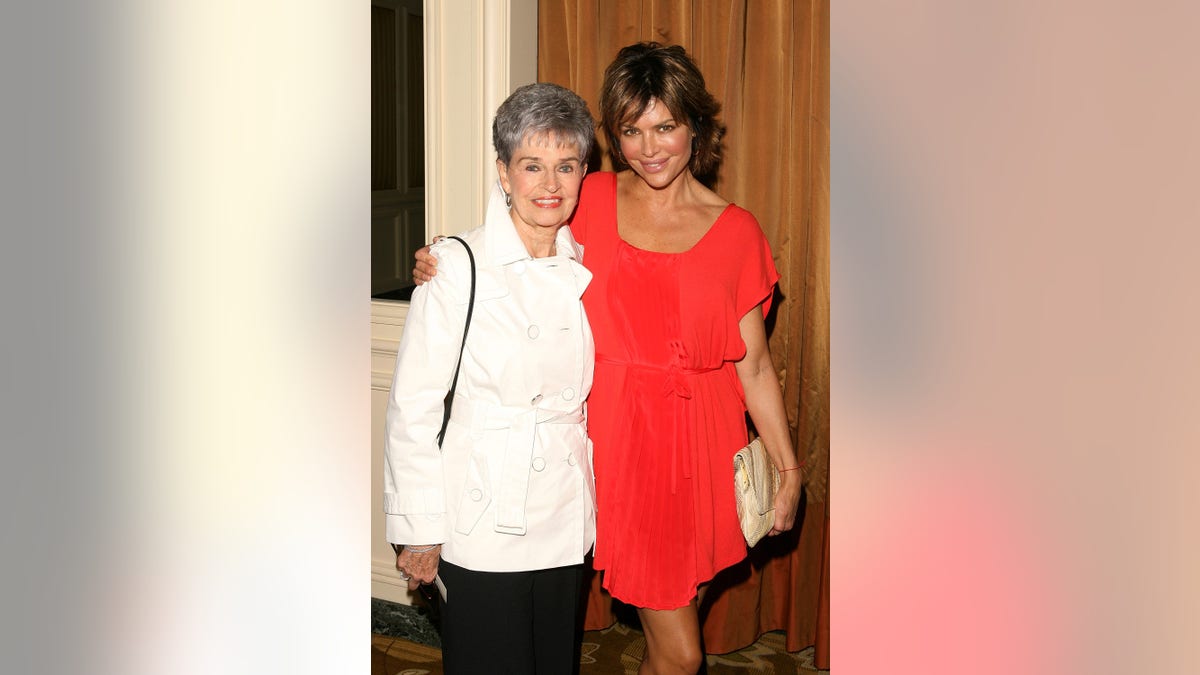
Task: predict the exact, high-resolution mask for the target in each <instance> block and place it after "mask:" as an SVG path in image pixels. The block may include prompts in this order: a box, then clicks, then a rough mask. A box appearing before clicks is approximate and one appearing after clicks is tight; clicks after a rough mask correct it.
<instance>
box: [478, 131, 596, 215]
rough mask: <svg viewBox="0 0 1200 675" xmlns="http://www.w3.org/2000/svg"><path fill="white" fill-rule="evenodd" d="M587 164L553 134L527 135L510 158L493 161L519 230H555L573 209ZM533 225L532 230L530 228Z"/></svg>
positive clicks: (570, 145) (570, 146) (573, 146)
mask: <svg viewBox="0 0 1200 675" xmlns="http://www.w3.org/2000/svg"><path fill="white" fill-rule="evenodd" d="M586 171H587V165H586V164H584V163H583V157H581V156H580V154H579V148H578V147H576V145H575V144H573V143H572V144H569V145H564V144H562V143H560V141H559V138H558V136H556V135H555V134H554V133H548V134H542V135H539V136H533V137H530V136H526V137H525V138H524V139H522V141H521V145H520V147H518V148H517V149H516V150H514V151H513V153H512V161H510V162H509V163H508V164H505V163H504V162H502V161H499V160H497V161H496V172H497V173H498V174H499V175H500V186H501V187H503V188H504V191H505V192H507V193H508V194H509V195H511V196H512V209H511V210H510V211H509V215H510V216H511V217H512V220H513V223H514V224H515V225H516V226H517V231H518V232H537V231H538V230H541V229H546V228H549V229H551V230H557V229H558V228H559V227H561V226H562V225H563V224H564V223H566V222H567V219H568V218H570V217H571V213H572V212H573V211H574V210H575V205H576V204H577V203H578V202H579V187H580V186H581V185H582V184H583V175H584V173H586ZM531 228H532V229H531Z"/></svg>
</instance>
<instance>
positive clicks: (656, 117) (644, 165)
mask: <svg viewBox="0 0 1200 675" xmlns="http://www.w3.org/2000/svg"><path fill="white" fill-rule="evenodd" d="M692 136H693V134H692V130H691V129H690V128H688V126H687V125H686V124H684V123H683V122H681V121H679V120H676V119H675V117H674V115H672V114H671V111H670V110H669V109H667V106H665V105H663V104H661V103H659V102H658V101H657V100H655V99H651V100H650V103H649V104H648V105H647V106H646V109H645V110H644V111H643V112H642V115H641V116H640V117H638V118H637V120H636V121H634V122H633V123H631V124H625V125H622V126H621V128H620V138H621V154H622V155H624V157H625V162H626V163H628V164H629V168H631V169H633V170H634V172H635V173H637V175H638V176H640V177H641V178H642V180H644V181H646V184H647V185H649V186H650V187H653V188H662V187H666V186H667V185H669V184H671V182H673V181H674V180H675V179H676V178H678V177H679V176H680V175H682V174H683V173H684V172H685V171H688V170H689V169H688V163H689V162H690V161H691V159H692Z"/></svg>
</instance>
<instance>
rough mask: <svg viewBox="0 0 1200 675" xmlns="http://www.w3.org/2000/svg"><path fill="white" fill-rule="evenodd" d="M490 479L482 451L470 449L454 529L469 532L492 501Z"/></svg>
mask: <svg viewBox="0 0 1200 675" xmlns="http://www.w3.org/2000/svg"><path fill="white" fill-rule="evenodd" d="M490 486H491V481H490V480H488V470H487V460H486V459H485V458H484V457H483V455H482V453H479V452H476V451H472V452H471V459H470V460H469V461H468V462H467V480H466V482H465V483H464V484H463V489H462V495H461V496H459V499H458V516H457V517H456V518H455V521H454V531H455V532H458V533H459V534H471V530H474V529H475V525H476V523H478V522H479V518H480V517H481V516H483V512H484V511H487V508H488V505H490V504H491V503H492V490H491V487H490Z"/></svg>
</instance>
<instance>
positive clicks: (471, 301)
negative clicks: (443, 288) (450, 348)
mask: <svg viewBox="0 0 1200 675" xmlns="http://www.w3.org/2000/svg"><path fill="white" fill-rule="evenodd" d="M447 238H448V239H454V240H456V241H458V243H460V244H462V245H463V248H465V249H467V257H468V258H470V260H471V295H470V296H469V297H468V299H467V321H466V325H464V326H463V339H462V346H460V347H459V348H458V362H457V363H455V364H454V379H453V380H452V381H451V382H450V391H449V392H447V393H446V401H445V405H444V406H443V410H444V412H443V413H442V429H441V431H438V435H437V443H438V447H439V448H440V447H442V439H443V438H445V437H446V425H447V424H449V423H450V406H451V404H453V403H454V389H455V387H457V386H458V369H459V368H460V367H461V366H462V355H463V350H464V349H466V348H467V330H469V329H470V328H471V313H472V312H473V311H474V310H475V254H474V253H472V252H471V247H470V246H467V242H465V241H463V240H462V239H461V238H459V237H453V236H452V237H447Z"/></svg>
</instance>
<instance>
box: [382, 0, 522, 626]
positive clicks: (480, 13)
mask: <svg viewBox="0 0 1200 675" xmlns="http://www.w3.org/2000/svg"><path fill="white" fill-rule="evenodd" d="M424 12H425V36H424V37H425V134H426V139H425V176H426V187H425V215H426V231H427V232H428V234H429V235H430V236H432V235H434V234H453V233H455V232H461V231H463V230H467V229H470V228H472V227H474V226H476V225H478V224H479V223H480V222H482V218H483V212H484V207H485V205H486V203H487V202H486V195H487V190H488V188H489V186H490V185H491V181H493V180H495V176H496V169H495V161H496V154H495V152H493V151H492V142H491V124H492V114H493V113H495V111H496V108H497V107H499V105H500V103H501V102H502V101H503V100H504V99H505V97H507V96H508V94H509V93H510V92H511V91H512V90H513V89H515V88H516V87H518V86H520V85H522V84H528V83H530V82H534V81H535V80H536V79H537V0H425V5H424ZM407 314H408V305H407V303H399V302H388V301H381V300H372V301H371V506H372V514H371V595H372V596H373V597H376V598H382V599H384V600H391V601H393V602H400V603H403V604H411V601H412V597H413V596H412V594H410V593H409V592H408V590H407V589H406V588H404V587H403V585H402V583H401V581H400V579H399V577H398V576H397V574H396V568H395V555H394V554H393V553H392V549H391V547H390V546H389V545H388V543H387V541H386V539H385V538H384V518H383V478H382V471H383V432H384V430H383V423H384V409H385V408H386V406H387V397H388V389H389V387H390V386H391V380H392V371H393V369H394V367H395V357H396V346H397V345H398V344H399V340H400V333H401V330H402V329H403V327H404V317H405V316H406V315H407Z"/></svg>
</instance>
